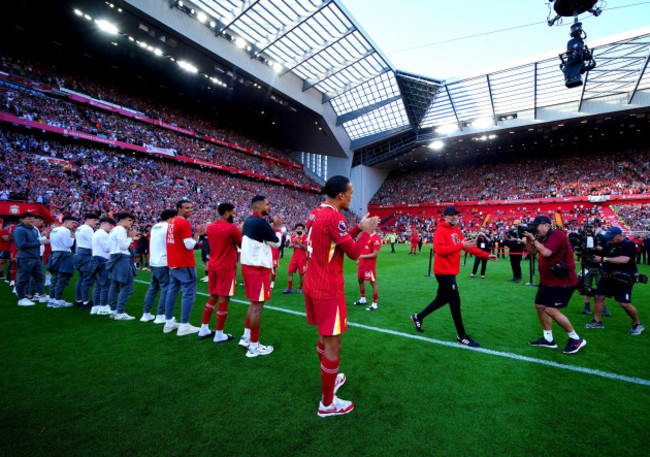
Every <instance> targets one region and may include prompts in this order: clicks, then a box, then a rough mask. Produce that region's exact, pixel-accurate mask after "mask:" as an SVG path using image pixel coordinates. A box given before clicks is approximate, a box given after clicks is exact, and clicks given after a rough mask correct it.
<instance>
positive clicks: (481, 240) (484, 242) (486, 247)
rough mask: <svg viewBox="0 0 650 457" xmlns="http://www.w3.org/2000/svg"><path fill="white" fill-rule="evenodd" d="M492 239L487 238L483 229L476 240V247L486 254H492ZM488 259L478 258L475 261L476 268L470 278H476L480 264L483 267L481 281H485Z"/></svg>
mask: <svg viewBox="0 0 650 457" xmlns="http://www.w3.org/2000/svg"><path fill="white" fill-rule="evenodd" d="M491 241H492V239H491V238H490V237H489V236H487V234H486V233H485V229H484V228H483V227H481V229H480V232H479V234H478V235H477V236H476V239H475V240H474V242H475V243H476V247H477V248H479V249H480V250H481V251H483V252H486V253H488V254H490V242H491ZM487 261H488V259H487V258H480V257H476V258H475V259H474V268H472V274H471V275H469V277H470V278H473V277H474V276H476V272H477V270H478V266H479V264H480V265H481V279H485V269H486V268H487Z"/></svg>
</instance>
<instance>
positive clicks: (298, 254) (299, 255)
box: [291, 235, 307, 262]
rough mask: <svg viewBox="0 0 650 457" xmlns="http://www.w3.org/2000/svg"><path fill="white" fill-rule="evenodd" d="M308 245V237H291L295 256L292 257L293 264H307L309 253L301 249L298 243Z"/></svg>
mask: <svg viewBox="0 0 650 457" xmlns="http://www.w3.org/2000/svg"><path fill="white" fill-rule="evenodd" d="M298 242H299V243H302V244H307V236H305V235H294V236H292V237H291V244H293V245H294V246H293V255H292V256H291V261H292V262H305V261H306V260H307V251H305V249H304V248H301V247H300V246H298V245H297V244H296V243H298Z"/></svg>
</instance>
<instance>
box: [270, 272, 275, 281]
mask: <svg viewBox="0 0 650 457" xmlns="http://www.w3.org/2000/svg"><path fill="white" fill-rule="evenodd" d="M275 276H276V274H275V272H273V273H271V282H275Z"/></svg>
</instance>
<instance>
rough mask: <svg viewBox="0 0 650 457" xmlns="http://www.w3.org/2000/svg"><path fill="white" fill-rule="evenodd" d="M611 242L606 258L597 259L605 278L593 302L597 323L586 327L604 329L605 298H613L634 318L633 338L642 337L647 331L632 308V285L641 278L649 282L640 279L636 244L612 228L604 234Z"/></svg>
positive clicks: (596, 257) (606, 251) (595, 321)
mask: <svg viewBox="0 0 650 457" xmlns="http://www.w3.org/2000/svg"><path fill="white" fill-rule="evenodd" d="M604 237H605V239H607V240H608V243H607V244H606V245H605V247H604V248H603V256H602V257H601V256H594V260H595V261H596V262H601V265H602V267H603V270H604V271H603V277H602V278H601V279H600V281H598V285H597V286H596V298H595V299H594V320H592V321H591V322H590V323H589V324H586V325H585V328H605V326H604V325H603V323H602V321H601V314H602V312H603V308H604V307H605V297H612V296H613V297H614V299H615V300H616V301H617V302H619V304H620V305H621V307H622V308H623V309H624V310H625V312H626V313H627V314H628V315H629V316H630V317H631V318H632V328H631V329H630V331H629V333H630V335H640V334H641V333H642V332H643V331H644V330H645V328H644V327H643V324H641V322H639V314H638V312H637V310H636V308H635V307H634V306H632V304H631V301H632V286H633V285H634V283H635V282H638V280H639V279H641V280H643V279H644V278H645V281H647V277H645V276H643V275H640V276H638V278H637V273H638V270H637V267H636V263H635V261H634V260H635V258H636V245H635V244H634V242H632V241H630V240H628V239H626V238H625V236H624V235H623V231H622V230H621V229H620V228H619V227H611V228H610V229H609V230H608V231H607V232H606V233H605V234H604Z"/></svg>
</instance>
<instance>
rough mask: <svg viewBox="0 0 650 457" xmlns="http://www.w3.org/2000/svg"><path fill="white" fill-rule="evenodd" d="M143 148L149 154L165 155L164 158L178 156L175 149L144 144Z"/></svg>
mask: <svg viewBox="0 0 650 457" xmlns="http://www.w3.org/2000/svg"><path fill="white" fill-rule="evenodd" d="M144 147H145V148H147V152H148V153H150V154H151V153H156V154H162V155H166V156H169V157H177V156H178V153H177V152H176V149H169V148H159V147H157V146H151V145H149V144H145V146H144Z"/></svg>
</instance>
